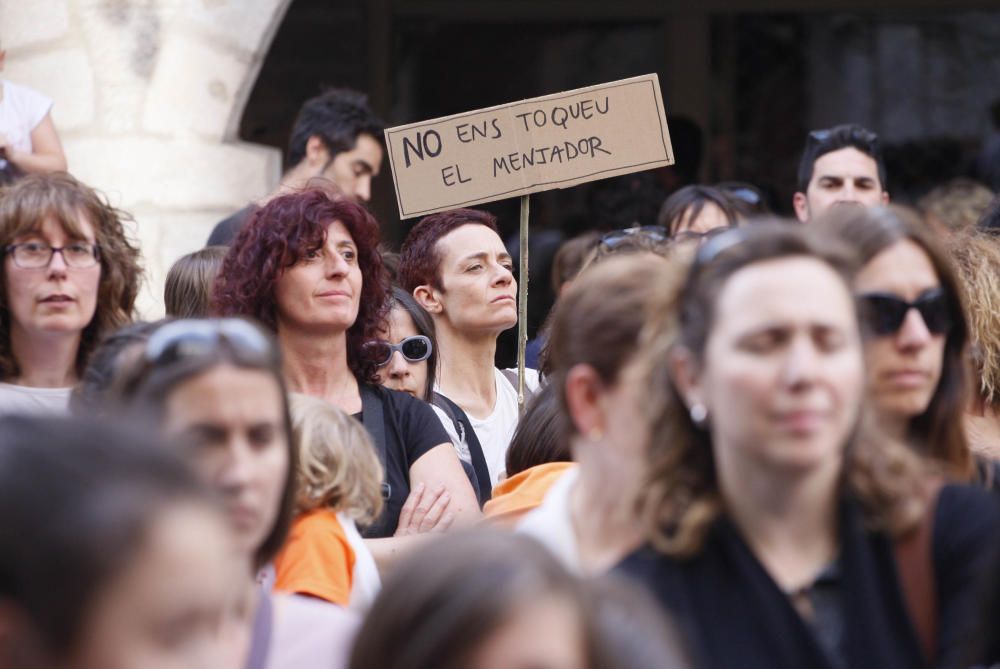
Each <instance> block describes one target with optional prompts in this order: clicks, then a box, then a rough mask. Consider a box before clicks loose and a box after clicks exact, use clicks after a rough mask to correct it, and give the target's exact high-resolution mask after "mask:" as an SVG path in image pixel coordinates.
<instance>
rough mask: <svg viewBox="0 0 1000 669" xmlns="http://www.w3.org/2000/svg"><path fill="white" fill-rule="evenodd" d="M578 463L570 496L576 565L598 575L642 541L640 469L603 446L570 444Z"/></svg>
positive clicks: (638, 464) (635, 461)
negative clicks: (638, 501) (638, 493)
mask: <svg viewBox="0 0 1000 669" xmlns="http://www.w3.org/2000/svg"><path fill="white" fill-rule="evenodd" d="M572 451H573V457H574V459H575V460H576V461H577V462H578V463H579V466H578V469H577V471H578V472H579V473H578V474H577V480H576V483H575V484H574V486H573V490H572V491H571V492H570V514H571V517H572V521H573V531H574V534H575V535H576V540H577V547H578V549H579V552H580V561H581V563H582V564H583V566H584V569H585V570H586V571H587V572H588V573H603V572H605V571H607V570H608V569H610V568H611V567H613V566H614V565H615V564H617V563H618V562H619V561H620V560H621V559H622V558H623V557H624V556H625V555H626V554H628V553H629V552H631V551H632V550H633V549H635V548H636V547H637V546H638V545H639V544H640V543H641V542H642V539H643V530H642V523H641V520H640V519H639V516H638V514H637V513H636V497H635V494H634V493H635V492H636V491H638V489H639V486H640V483H641V479H642V474H643V467H642V462H641V460H640V459H638V458H632V457H627V456H626V455H625V454H624V453H622V452H620V451H619V450H618V449H616V448H615V447H614V446H612V445H610V444H607V443H603V442H602V443H586V444H582V443H580V440H579V439H578V440H576V443H574V444H573V449H572Z"/></svg>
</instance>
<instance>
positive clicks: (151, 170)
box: [0, 0, 291, 318]
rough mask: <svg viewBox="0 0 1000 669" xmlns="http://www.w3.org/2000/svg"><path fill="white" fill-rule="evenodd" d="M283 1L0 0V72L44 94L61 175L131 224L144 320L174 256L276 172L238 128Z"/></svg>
mask: <svg viewBox="0 0 1000 669" xmlns="http://www.w3.org/2000/svg"><path fill="white" fill-rule="evenodd" d="M290 2H291V0H0V42H2V44H3V46H4V48H6V49H7V66H6V70H5V71H4V72H3V74H2V76H3V77H4V78H6V79H10V80H11V81H15V82H18V83H22V84H25V85H28V86H31V87H33V88H36V89H38V90H39V91H42V92H43V93H45V94H46V95H48V96H49V97H51V98H53V99H54V101H55V106H54V108H53V112H52V117H53V120H54V121H55V124H56V127H57V128H58V130H59V134H60V136H61V137H62V141H63V145H64V147H65V150H66V156H67V159H68V161H69V170H70V172H72V173H73V174H74V175H75V176H76V177H77V178H79V179H81V180H82V181H84V182H86V183H88V184H90V185H91V186H94V187H95V188H98V189H99V190H101V191H103V192H104V193H105V194H106V195H107V196H108V197H109V199H110V200H111V202H112V204H114V205H115V206H118V207H120V208H122V209H125V210H126V211H128V212H130V213H131V214H132V215H133V216H134V217H135V226H134V231H135V235H136V237H137V239H138V240H139V241H140V243H141V245H142V251H143V256H144V259H145V265H146V268H147V282H146V287H145V290H144V291H143V292H142V294H141V296H140V304H139V309H140V312H141V315H142V316H143V317H145V318H156V317H159V316H160V315H162V313H163V279H164V277H165V275H166V272H167V270H168V269H169V268H170V265H171V264H172V263H173V261H174V260H176V259H177V257H179V256H181V255H183V254H185V253H188V252H190V251H193V250H195V249H197V248H199V247H201V246H203V245H204V243H205V240H206V239H207V238H208V234H209V232H210V231H211V228H212V226H213V225H214V224H215V223H216V222H217V221H218V220H220V219H221V218H223V217H224V216H226V215H227V214H229V213H230V212H232V211H235V210H236V209H238V208H240V207H242V206H244V205H245V204H247V203H248V202H249V201H251V200H253V199H255V198H258V197H260V196H261V195H263V194H266V193H267V192H269V191H270V190H271V189H272V188H273V187H274V186H275V184H276V183H277V181H278V179H279V177H280V170H281V156H280V153H279V152H278V151H277V150H275V149H273V148H268V147H264V146H260V145H256V144H250V143H247V142H241V141H239V138H238V137H237V132H238V128H239V122H240V116H241V115H242V113H243V108H244V105H245V104H246V101H247V98H248V97H249V95H250V90H251V88H252V86H253V83H254V80H255V79H256V77H257V73H258V71H259V69H260V65H261V62H262V60H263V58H264V56H265V55H266V53H267V49H268V47H269V45H270V43H271V39H272V38H273V37H274V33H275V31H276V30H277V27H278V25H279V23H280V22H281V20H282V18H283V17H284V15H285V11H286V10H287V8H288V5H289V4H290Z"/></svg>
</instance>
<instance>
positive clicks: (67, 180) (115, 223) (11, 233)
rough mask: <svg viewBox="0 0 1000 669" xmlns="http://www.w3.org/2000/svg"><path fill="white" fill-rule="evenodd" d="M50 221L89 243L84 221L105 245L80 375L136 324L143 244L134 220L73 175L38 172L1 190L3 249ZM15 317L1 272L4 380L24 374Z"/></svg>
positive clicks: (79, 354)
mask: <svg viewBox="0 0 1000 669" xmlns="http://www.w3.org/2000/svg"><path fill="white" fill-rule="evenodd" d="M46 219H52V220H54V221H56V222H57V223H59V225H60V226H62V228H63V230H65V231H66V234H68V235H69V236H71V237H74V238H76V239H83V238H84V234H83V230H82V229H81V227H80V221H81V219H86V220H87V221H88V222H89V223H90V224H91V226H93V228H94V235H95V240H96V242H97V246H98V247H99V259H100V263H101V279H100V282H99V283H98V286H97V308H96V310H95V311H94V317H93V319H92V320H91V321H90V323H89V324H88V325H87V327H85V328H84V329H83V332H82V333H81V334H80V347H79V350H78V351H77V356H76V373H77V375H78V376H80V375H82V374H83V370H84V368H85V367H86V366H87V360H88V359H89V358H90V354H91V352H93V350H94V348H95V347H96V346H97V344H98V342H99V341H100V340H101V338H102V337H104V336H105V335H106V334H108V333H111V332H114V331H115V330H116V329H118V328H119V327H121V326H122V325H125V324H127V323H130V322H132V318H133V316H134V308H135V299H136V296H137V295H138V294H139V286H140V285H141V282H142V277H143V271H142V266H141V254H140V252H139V248H138V246H137V244H135V243H134V242H133V240H132V239H130V236H129V235H128V234H127V233H126V231H125V226H124V225H123V222H124V221H131V220H132V218H131V216H130V215H129V214H127V213H126V212H124V211H122V210H120V209H116V208H115V207H113V206H111V204H110V203H108V200H107V198H105V197H104V196H103V195H102V194H100V193H99V192H97V191H96V190H94V189H93V188H90V187H89V186H87V185H86V184H84V183H82V182H80V181H78V180H77V179H75V178H73V177H72V176H70V175H69V174H66V173H64V172H59V173H55V174H33V175H29V176H26V177H24V178H23V179H20V180H18V181H16V182H14V183H13V184H11V185H10V186H7V187H6V188H4V189H3V190H0V249H2V248H4V247H6V246H7V245H8V244H10V243H12V242H13V241H14V240H15V239H17V238H18V237H20V236H22V235H26V234H30V233H32V232H37V231H38V230H39V229H41V227H42V223H43V222H44V221H45V220H46ZM10 328H11V313H10V308H9V305H8V304H7V273H6V272H5V271H0V379H9V378H12V377H16V376H18V375H19V374H20V373H21V369H20V366H19V365H18V362H17V360H16V359H15V358H14V352H13V350H12V349H11V342H10Z"/></svg>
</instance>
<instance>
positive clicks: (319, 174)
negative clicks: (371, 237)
mask: <svg viewBox="0 0 1000 669" xmlns="http://www.w3.org/2000/svg"><path fill="white" fill-rule="evenodd" d="M382 130H383V125H382V121H381V120H380V119H379V118H378V117H377V116H376V115H375V113H374V112H373V111H372V109H371V107H369V106H368V98H367V97H366V96H365V95H364V94H362V93H358V92H357V91H352V90H348V89H344V88H334V89H330V90H328V91H326V92H324V93H322V94H320V95H317V96H316V97H314V98H310V99H308V100H306V102H305V104H303V105H302V107H301V109H299V114H298V116H297V117H296V119H295V125H294V126H293V127H292V134H291V137H290V138H289V140H288V152H287V154H286V156H285V174H284V176H282V178H281V182H280V183H279V184H278V187H277V188H276V189H275V190H274V192H272V193H271V194H269V195H268V196H267V197H265V198H263V199H262V200H260V201H258V202H256V203H253V204H249V205H247V206H246V207H244V208H243V209H240V210H239V211H238V212H236V213H235V214H233V215H232V216H230V217H229V218H227V219H225V220H223V221H221V222H220V223H219V224H218V225H216V226H215V229H214V230H212V234H211V236H210V237H209V238H208V246H214V245H221V246H227V245H229V244H230V243H231V242H232V241H233V238H234V237H236V234H237V233H238V232H239V231H240V229H241V228H242V227H243V224H244V223H245V222H246V220H247V219H249V218H250V215H251V214H253V212H254V211H256V210H257V208H258V207H259V206H260V205H262V204H264V203H266V202H267V201H268V200H270V199H272V198H274V197H277V196H278V195H284V194H286V193H289V192H293V191H296V190H300V189H302V188H304V187H306V186H307V185H323V186H325V187H327V188H328V189H329V190H334V191H337V192H339V193H341V194H343V195H345V196H347V197H349V198H351V199H354V200H358V201H359V202H368V200H369V199H371V193H372V179H373V178H374V177H376V176H378V173H379V170H381V168H382V142H381V137H382Z"/></svg>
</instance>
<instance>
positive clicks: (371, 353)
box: [364, 335, 434, 367]
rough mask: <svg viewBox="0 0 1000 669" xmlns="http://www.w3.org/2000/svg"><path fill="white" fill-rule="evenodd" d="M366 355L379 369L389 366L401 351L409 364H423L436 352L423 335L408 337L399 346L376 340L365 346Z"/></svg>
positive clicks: (428, 339)
mask: <svg viewBox="0 0 1000 669" xmlns="http://www.w3.org/2000/svg"><path fill="white" fill-rule="evenodd" d="M364 350H365V354H366V355H367V356H368V357H369V358H370V359H371V360H372V362H374V363H375V364H376V365H378V366H379V367H383V366H384V365H388V364H389V361H390V360H392V354H393V353H395V352H396V351H399V352H400V353H401V354H402V356H403V357H404V358H406V361H407V362H422V361H424V360H426V359H427V358H429V357H431V351H432V350H434V349H433V346H432V345H431V340H430V338H428V337H425V336H423V335H413V336H412V337H407V338H406V339H404V340H403V341H401V342H399V343H398V344H390V343H389V342H387V341H383V340H381V339H376V340H374V341H370V342H368V343H366V344H365V346H364Z"/></svg>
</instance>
